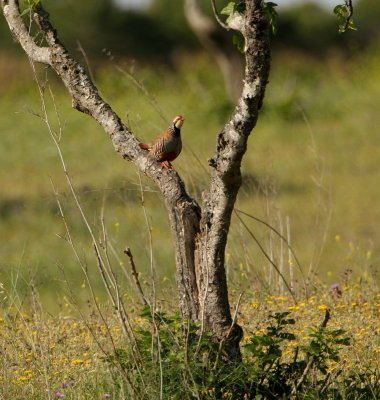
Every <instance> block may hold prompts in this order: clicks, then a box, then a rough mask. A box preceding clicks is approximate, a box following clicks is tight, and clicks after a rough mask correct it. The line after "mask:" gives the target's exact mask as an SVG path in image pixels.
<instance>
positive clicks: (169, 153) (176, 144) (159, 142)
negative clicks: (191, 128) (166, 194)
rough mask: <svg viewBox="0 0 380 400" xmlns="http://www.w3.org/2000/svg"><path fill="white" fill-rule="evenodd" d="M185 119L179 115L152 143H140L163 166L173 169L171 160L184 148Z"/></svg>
mask: <svg viewBox="0 0 380 400" xmlns="http://www.w3.org/2000/svg"><path fill="white" fill-rule="evenodd" d="M184 121H185V119H184V118H183V117H182V116H181V115H177V116H176V117H175V118H174V119H173V122H172V124H171V125H170V126H169V127H168V128H167V129H166V130H165V131H164V132H163V133H161V135H160V136H158V137H157V138H156V139H155V140H154V141H153V142H152V143H148V144H144V143H139V146H140V148H141V149H143V150H148V151H149V152H150V154H151V155H152V156H153V157H154V158H155V159H156V160H157V161H159V162H160V163H161V166H162V168H170V169H173V165H172V164H171V162H170V161H173V160H175V159H176V158H177V157H178V156H179V153H180V152H181V150H182V140H181V127H182V125H183V122H184Z"/></svg>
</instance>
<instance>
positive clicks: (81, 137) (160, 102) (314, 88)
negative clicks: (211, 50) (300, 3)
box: [0, 52, 380, 298]
mask: <svg viewBox="0 0 380 400" xmlns="http://www.w3.org/2000/svg"><path fill="white" fill-rule="evenodd" d="M378 62H379V54H378V53H376V52H373V54H364V55H360V57H359V56H358V57H356V58H355V59H354V60H351V61H350V60H340V59H339V58H337V57H336V58H334V57H333V58H331V59H327V60H325V61H324V62H323V63H322V62H318V61H316V60H311V59H309V58H306V57H304V56H302V55H293V54H287V55H282V56H278V57H275V58H274V61H273V68H272V74H271V81H270V84H269V87H268V92H267V96H266V103H265V107H264V110H263V113H262V115H261V118H260V121H259V123H258V126H257V128H256V129H255V131H254V132H253V134H252V138H251V139H250V143H249V149H248V152H247V156H246V158H245V160H244V164H243V175H244V183H243V187H242V190H241V192H240V195H239V199H238V202H237V208H238V209H240V210H243V211H245V212H248V213H250V214H251V215H253V216H255V217H258V218H261V219H263V220H265V221H267V222H269V223H270V224H272V225H273V226H274V227H275V228H276V229H277V230H281V231H282V233H283V234H284V235H285V236H286V235H287V233H288V232H289V235H290V239H291V243H292V246H293V247H294V250H295V252H296V254H297V256H298V259H299V260H300V264H301V266H302V269H303V272H304V274H305V276H309V278H310V279H311V280H312V281H313V280H314V279H315V274H318V277H319V278H320V279H321V280H322V281H327V282H328V283H334V282H336V281H339V279H340V277H341V274H342V273H343V272H345V271H346V270H347V269H350V270H353V271H354V273H355V274H357V275H358V276H360V275H361V274H363V273H373V270H374V269H375V267H376V265H377V264H378V260H379V244H378V242H377V240H376V239H377V237H379V233H380V232H379V227H378V224H377V219H378V217H379V214H380V206H379V204H378V201H377V198H378V196H379V189H378V187H377V185H376V182H377V181H378V180H379V178H380V176H379V175H380V172H379V169H378V168H377V165H378V161H379V159H380V150H379V146H377V143H378V141H379V140H380V139H379V135H378V132H377V130H376V126H377V121H378V119H379V116H378V112H377V107H376V99H377V98H378V97H379V94H380V93H379V92H380V74H379V71H378V67H377V65H378ZM3 64H4V62H3ZM120 65H121V68H122V69H123V71H124V72H122V71H120V70H118V69H116V68H113V67H112V66H111V67H106V68H104V69H100V70H98V71H97V75H96V81H97V84H98V86H99V88H100V90H101V92H102V94H103V96H104V97H105V98H106V99H107V100H108V101H109V102H110V103H111V104H112V106H113V107H114V108H115V110H116V111H118V112H119V113H120V115H121V116H122V117H123V118H124V119H125V120H126V121H128V123H129V124H130V126H131V128H132V130H133V131H134V132H135V134H136V135H137V136H138V137H140V138H141V139H144V140H149V139H150V138H152V137H154V136H155V135H156V134H157V133H159V132H160V131H161V130H162V129H164V127H165V126H166V125H167V122H166V121H168V120H170V119H171V118H172V116H173V115H176V114H179V113H181V114H183V115H185V117H186V124H185V126H184V129H183V136H184V151H183V154H182V155H181V157H180V158H179V159H178V160H177V161H176V168H177V169H178V171H179V173H180V174H181V176H182V177H183V179H184V180H185V182H186V183H187V187H188V190H189V191H190V193H191V194H193V195H195V196H196V197H197V198H200V194H201V191H202V190H203V188H204V187H205V186H206V185H207V179H208V173H209V172H210V171H209V167H208V166H207V159H208V158H209V157H210V156H211V155H212V152H213V148H214V143H215V135H216V133H217V132H218V130H219V129H220V127H221V124H222V123H223V122H224V121H226V119H227V118H228V116H229V114H230V112H231V107H230V106H229V104H228V101H227V100H226V98H225V93H224V89H223V87H221V86H220V76H219V75H218V74H216V73H215V71H214V70H213V69H212V68H211V67H210V63H209V60H206V59H204V58H202V57H199V58H198V59H197V58H194V57H192V59H191V68H190V67H189V66H188V65H189V59H187V58H186V57H185V58H183V59H182V60H181V63H180V64H179V65H178V68H179V72H178V73H176V74H174V73H173V72H171V71H168V70H165V69H160V68H156V69H155V70H154V72H153V71H152V70H149V69H146V68H145V69H144V68H142V69H141V70H139V69H137V70H136V71H135V72H134V75H133V79H136V80H137V81H138V82H139V84H141V85H143V89H141V88H139V87H138V86H136V84H135V83H134V81H133V79H131V77H130V75H129V71H130V70H131V68H132V67H131V66H130V65H128V64H126V65H122V63H121V64H120ZM8 68H9V69H11V70H12V74H11V76H12V77H13V78H14V80H12V79H9V81H7V82H4V83H3V85H2V96H1V99H0V102H1V109H2V110H3V112H2V113H1V116H0V128H1V132H3V134H2V135H1V138H0V141H1V146H0V152H1V154H0V167H1V168H0V182H1V197H0V216H1V225H0V235H1V237H6V238H7V240H6V243H3V245H2V246H1V248H0V257H1V280H2V281H4V282H9V281H11V280H12V279H13V280H14V279H16V278H15V276H18V277H19V282H18V283H19V284H20V285H21V286H22V281H23V280H25V279H26V280H27V277H26V276H27V275H28V274H31V275H32V276H34V277H35V279H36V282H37V283H36V284H37V285H40V286H41V290H42V291H43V292H46V293H47V298H49V295H50V294H49V292H50V293H55V291H56V290H57V287H59V286H60V281H61V280H62V279H61V278H62V277H61V276H60V275H61V274H60V272H59V268H57V266H60V268H64V269H65V271H66V275H67V276H68V277H69V279H70V280H71V279H72V280H74V281H75V282H77V284H80V282H81V281H82V280H83V277H81V273H80V269H79V268H78V265H77V263H76V261H75V258H74V256H73V252H72V250H71V249H70V246H68V245H67V243H66V242H65V240H64V239H63V238H64V236H65V231H64V226H63V223H62V221H61V217H60V215H59V213H58V206H57V201H56V198H55V195H54V191H53V189H52V183H51V182H53V184H54V185H55V186H56V188H57V191H58V192H59V200H60V201H61V202H62V206H63V207H64V212H65V216H66V218H67V221H68V223H69V225H70V229H71V230H72V233H73V237H74V238H75V241H76V242H77V243H78V246H79V247H80V248H81V252H82V255H83V258H84V259H86V262H87V263H88V264H89V266H91V265H93V264H94V263H95V260H94V257H93V255H92V250H91V241H90V240H89V237H88V234H87V232H86V229H85V227H84V224H83V222H82V221H81V219H80V218H79V212H78V210H77V209H76V206H75V205H74V202H73V199H72V196H71V195H70V193H69V189H68V186H67V183H66V181H65V177H64V174H63V171H62V166H61V164H60V161H59V157H58V152H57V150H56V148H55V146H54V143H53V141H52V139H51V137H50V135H49V132H48V130H47V128H46V125H45V124H44V122H43V121H42V119H41V118H40V117H39V116H38V115H40V114H41V102H40V99H39V96H38V90H37V88H36V87H35V85H33V83H32V82H31V79H32V74H31V71H29V69H28V68H29V67H28V66H27V65H26V62H25V63H24V62H23V61H19V60H15V61H14V66H13V68H10V67H9V65H8ZM18 71H19V72H18ZM16 77H17V79H16ZM49 79H50V85H51V86H52V90H53V92H54V96H55V103H56V105H57V108H58V112H59V116H60V117H59V121H58V118H57V117H56V115H55V111H54V107H53V104H52V101H51V100H50V99H49V94H48V91H46V102H47V106H48V110H49V113H50V114H49V115H50V119H51V123H52V124H53V126H54V127H55V128H57V129H58V126H59V124H61V126H62V129H63V134H62V140H61V147H62V151H63V154H64V157H65V160H66V164H67V166H68V170H69V173H70V175H71V177H72V180H73V183H74V186H75V188H76V190H77V192H78V194H79V196H80V199H81V202H82V205H83V207H84V209H85V210H86V212H87V216H88V218H89V220H90V222H91V224H92V225H93V228H94V230H95V232H96V234H97V235H101V224H100V220H101V218H104V223H105V226H106V228H107V231H108V236H109V241H110V243H111V244H112V245H113V248H114V249H115V254H116V255H117V257H116V259H115V260H116V262H117V264H120V265H122V266H124V264H125V261H126V260H125V259H124V258H123V254H122V250H123V249H124V247H125V246H129V247H131V249H132V252H133V253H134V255H135V258H136V262H137V264H138V268H139V270H140V271H141V272H142V273H143V274H144V273H147V272H148V271H149V265H150V260H149V256H148V253H149V252H147V249H148V248H149V229H151V230H152V241H153V242H152V243H153V254H154V263H155V266H156V270H157V279H158V280H160V281H162V280H166V279H170V280H173V277H174V259H173V250H172V246H171V238H170V232H169V230H168V222H167V218H166V216H165V212H164V207H163V204H162V201H161V198H160V195H159V194H158V193H157V192H156V189H155V188H154V186H153V185H152V184H151V182H149V181H148V180H146V179H145V177H143V176H139V174H138V171H137V170H136V169H135V167H134V166H132V165H131V164H128V163H126V162H125V161H123V160H122V159H121V158H120V157H119V156H118V155H117V154H115V153H114V151H113V149H112V146H111V144H110V141H109V140H108V138H107V137H106V135H104V133H103V132H102V131H101V129H100V128H99V127H98V126H97V125H96V123H95V122H93V121H92V120H91V119H90V118H88V117H86V116H84V115H82V114H80V113H78V112H76V111H74V110H72V109H71V108H70V101H69V98H68V96H67V95H66V94H65V93H64V92H63V89H62V87H61V86H60V84H59V83H57V82H56V80H55V79H54V77H53V76H49ZM144 91H145V92H148V94H146V93H144ZM140 180H141V183H140ZM141 188H143V191H144V200H145V204H146V209H147V212H148V215H149V221H148V223H149V226H148V225H147V224H146V222H144V221H145V219H144V210H143V208H142V206H141ZM102 215H103V217H102ZM244 220H245V221H246V222H247V223H248V225H249V227H250V228H251V229H252V230H253V231H254V233H255V235H257V237H258V238H259V240H260V241H261V242H262V244H263V245H264V247H265V248H266V250H267V251H268V252H269V253H271V254H272V255H273V257H274V259H275V260H276V262H277V263H282V268H283V269H284V271H285V272H288V271H287V270H288V268H289V265H288V264H289V262H288V261H289V260H288V256H287V255H286V254H285V253H286V252H285V250H284V249H283V248H281V244H280V242H279V241H278V240H277V239H276V237H275V236H273V234H270V231H268V229H267V228H265V227H264V226H263V225H260V224H258V223H257V222H254V221H253V220H251V219H249V218H244ZM242 254H244V258H243V257H242V256H241V255H242ZM228 257H229V274H230V275H231V281H233V282H234V281H235V279H234V276H235V275H237V276H238V275H239V273H240V272H241V271H240V270H243V272H244V273H246V274H247V276H248V282H249V286H250V287H252V286H255V285H258V286H259V287H261V286H262V284H265V285H264V286H266V287H267V286H273V285H272V283H273V282H271V279H276V278H275V276H274V274H273V271H271V267H270V266H269V265H268V263H267V261H266V260H265V258H264V257H263V256H262V254H261V252H260V250H259V249H258V248H257V246H256V245H255V243H254V241H253V240H252V238H251V237H250V236H249V235H248V234H247V232H245V231H244V228H243V227H242V225H241V224H240V223H239V221H237V220H234V222H233V226H232V229H231V239H230V242H229V249H228ZM284 259H285V260H286V262H283V260H284ZM263 268H265V269H266V270H268V273H267V274H266V276H267V278H266V279H264V281H262V282H257V278H258V276H260V275H261V276H262V274H261V271H262V269H263ZM90 269H91V268H90ZM238 269H239V272H238V273H237V270H238ZM26 271H28V272H27V274H26V276H24V273H25V272H26ZM294 285H296V282H294Z"/></svg>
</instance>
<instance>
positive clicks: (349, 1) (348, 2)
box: [344, 0, 354, 31]
mask: <svg viewBox="0 0 380 400" xmlns="http://www.w3.org/2000/svg"><path fill="white" fill-rule="evenodd" d="M344 2H345V4H346V8H347V11H348V15H347V18H346V22H345V24H344V31H346V30H347V29H348V27H349V25H350V23H351V21H352V16H353V15H354V5H353V4H352V0H345V1H344Z"/></svg>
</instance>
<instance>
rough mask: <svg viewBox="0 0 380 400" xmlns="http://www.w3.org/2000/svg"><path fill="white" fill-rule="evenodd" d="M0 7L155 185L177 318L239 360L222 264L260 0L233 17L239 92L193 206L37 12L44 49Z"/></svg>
mask: <svg viewBox="0 0 380 400" xmlns="http://www.w3.org/2000/svg"><path fill="white" fill-rule="evenodd" d="M0 1H1V5H2V8H3V13H4V16H5V18H6V20H7V22H8V25H9V27H10V30H11V31H12V33H13V35H14V37H15V39H16V40H17V41H18V42H19V43H20V44H21V46H22V47H23V49H24V50H25V52H26V53H27V55H28V56H29V57H30V58H31V60H32V61H36V62H41V63H44V64H47V65H50V66H51V67H52V68H53V69H54V71H55V72H56V73H57V74H58V75H59V77H60V78H61V80H62V82H63V83H64V85H65V86H66V88H67V90H68V91H69V93H70V95H71V97H72V103H73V107H74V108H76V109H77V110H79V111H81V112H83V113H86V114H89V115H90V116H92V117H93V118H94V119H95V120H96V121H97V122H98V123H99V124H100V125H101V126H102V127H103V129H104V131H105V132H106V133H107V134H108V135H109V137H110V139H111V141H112V143H113V145H114V148H115V150H116V151H117V152H119V153H120V154H121V155H122V156H123V157H124V158H126V159H128V160H130V161H132V162H133V163H134V164H135V165H136V166H137V167H138V168H139V169H140V170H141V171H142V172H144V173H145V174H146V175H147V176H149V177H150V178H151V179H152V180H153V181H154V182H155V183H156V184H157V186H158V188H159V189H160V191H161V193H162V195H163V198H164V200H165V204H166V208H167V210H168V215H169V220H170V225H171V230H172V234H173V241H174V246H175V252H176V267H177V285H178V292H179V297H180V308H181V311H182V315H183V317H184V318H186V319H189V320H192V321H195V320H201V321H202V322H203V327H204V329H206V330H209V331H212V332H213V333H214V336H215V338H216V339H217V340H218V341H219V342H220V343H222V344H223V350H224V354H225V355H226V357H228V358H230V359H235V360H236V359H239V358H240V350H239V342H240V339H241V337H242V329H241V327H240V326H239V325H238V324H237V323H235V324H233V323H232V322H233V321H232V318H231V312H230V306H229V301H228V291H227V281H226V273H225V266H224V262H225V248H226V243H227V237H228V231H229V227H230V222H231V214H232V211H233V207H234V203H235V200H236V196H237V193H238V191H239V188H240V184H241V173H240V166H241V161H242V158H243V156H244V153H245V152H246V149H247V140H248V137H249V135H250V133H251V131H252V129H253V127H254V126H255V124H256V121H257V117H258V112H259V109H260V107H261V104H262V100H263V97H264V92H265V87H266V84H267V80H268V74H269V66H270V53H269V39H268V22H267V19H266V17H265V15H264V12H263V10H262V0H246V11H245V14H244V16H238V19H240V20H241V21H240V22H241V25H240V28H239V29H240V30H241V32H242V34H243V35H244V37H245V40H246V53H245V60H246V67H245V76H244V81H243V89H242V93H241V96H240V98H239V100H238V103H237V106H236V108H235V111H234V113H233V115H232V117H231V119H230V121H229V122H228V123H227V124H226V125H225V126H224V127H223V128H222V130H221V132H220V133H219V135H218V137H217V144H216V150H215V155H214V156H213V157H212V158H211V159H210V161H209V164H210V166H211V167H212V168H214V172H213V174H212V177H211V181H210V185H209V188H208V189H207V190H206V191H205V192H204V193H203V199H202V205H201V207H200V206H199V205H198V204H197V203H196V201H195V200H194V199H192V198H191V197H190V196H189V195H188V194H187V192H186V190H185V186H184V184H183V182H182V180H181V178H180V177H179V175H178V174H177V172H176V171H173V170H162V169H161V166H160V164H159V163H157V162H156V161H155V160H153V159H152V158H151V157H149V155H147V154H146V152H144V151H143V150H141V149H140V148H139V146H138V140H137V139H136V138H135V136H134V135H133V134H132V132H131V131H130V130H129V129H128V128H127V127H126V126H125V125H124V124H123V123H122V121H121V119H120V118H119V117H118V116H117V114H116V113H115V112H114V111H113V110H112V108H111V107H110V106H109V105H108V104H107V103H106V102H104V101H103V99H102V98H101V97H100V96H99V94H98V91H97V89H96V87H95V86H94V84H93V83H92V82H91V80H90V79H89V78H88V76H87V75H86V73H85V71H84V68H83V67H82V66H81V65H80V64H78V63H77V62H76V61H74V60H73V59H72V58H71V56H70V55H69V54H68V52H67V50H66V49H65V47H64V46H63V45H62V44H61V42H60V41H59V40H58V38H57V34H56V31H55V29H54V28H53V26H52V25H51V24H50V21H49V17H48V14H47V13H46V12H45V10H44V9H43V8H42V5H41V4H40V3H38V4H37V5H36V6H35V9H34V17H35V20H36V22H37V25H38V27H39V29H40V31H41V32H42V34H43V36H44V39H45V42H46V46H45V47H40V46H38V45H36V43H35V42H34V40H33V38H32V37H31V36H30V35H29V33H28V30H27V28H26V26H25V24H24V22H23V21H22V18H21V16H20V11H19V6H18V2H17V0H0Z"/></svg>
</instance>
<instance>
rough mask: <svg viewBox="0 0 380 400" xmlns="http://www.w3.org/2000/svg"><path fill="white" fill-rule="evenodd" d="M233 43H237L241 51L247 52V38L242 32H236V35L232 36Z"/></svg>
mask: <svg viewBox="0 0 380 400" xmlns="http://www.w3.org/2000/svg"><path fill="white" fill-rule="evenodd" d="M232 43H233V44H234V45H236V47H237V48H238V49H239V51H240V53H244V52H245V39H244V36H243V34H242V33H241V32H236V33H235V34H234V36H233V37H232Z"/></svg>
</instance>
